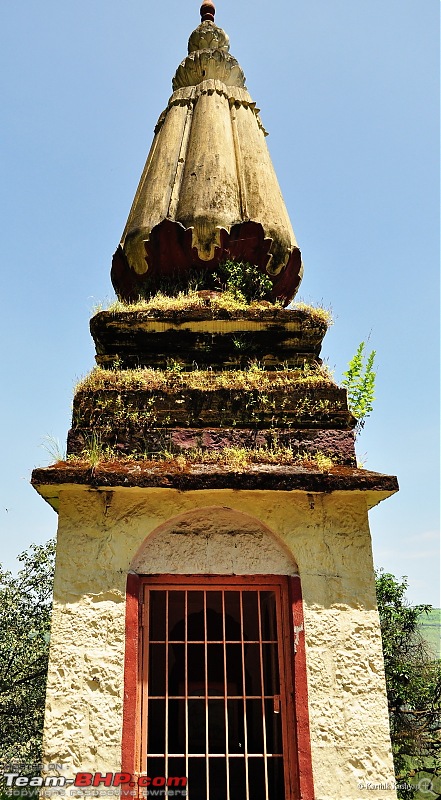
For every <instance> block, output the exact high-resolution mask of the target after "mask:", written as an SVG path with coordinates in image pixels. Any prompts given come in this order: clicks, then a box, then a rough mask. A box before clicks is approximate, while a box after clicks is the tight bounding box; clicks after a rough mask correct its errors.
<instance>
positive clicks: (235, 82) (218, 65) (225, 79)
mask: <svg viewBox="0 0 441 800" xmlns="http://www.w3.org/2000/svg"><path fill="white" fill-rule="evenodd" d="M210 78H212V79H215V80H219V81H222V83H224V84H225V85H226V86H241V87H244V86H245V75H244V74H243V71H242V69H241V67H240V66H239V63H238V61H237V60H236V59H235V58H233V56H230V54H229V53H226V52H225V51H224V50H199V51H197V52H194V53H190V55H188V56H187V58H186V59H185V60H184V61H183V62H182V64H180V65H179V67H178V69H177V70H176V74H175V77H174V78H173V91H176V89H180V88H181V87H183V86H197V84H198V83H202V81H206V80H209V79H210Z"/></svg>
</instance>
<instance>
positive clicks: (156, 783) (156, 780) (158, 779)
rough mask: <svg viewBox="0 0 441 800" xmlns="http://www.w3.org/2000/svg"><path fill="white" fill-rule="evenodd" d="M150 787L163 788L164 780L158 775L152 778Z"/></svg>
mask: <svg viewBox="0 0 441 800" xmlns="http://www.w3.org/2000/svg"><path fill="white" fill-rule="evenodd" d="M152 786H165V778H161V777H160V776H159V775H158V776H157V777H156V778H153V780H152Z"/></svg>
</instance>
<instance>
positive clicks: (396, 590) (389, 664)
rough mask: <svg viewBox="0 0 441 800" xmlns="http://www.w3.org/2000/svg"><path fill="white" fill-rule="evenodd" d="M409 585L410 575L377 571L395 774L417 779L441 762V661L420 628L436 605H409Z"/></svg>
mask: <svg viewBox="0 0 441 800" xmlns="http://www.w3.org/2000/svg"><path fill="white" fill-rule="evenodd" d="M406 589H407V581H406V579H405V578H402V579H401V582H400V581H398V580H397V579H396V578H395V577H394V576H393V575H391V574H390V573H386V572H383V571H379V572H377V574H376V590H377V602H378V611H379V615H380V624H381V635H382V640H383V655H384V667H385V673H386V688H387V699H388V706H389V721H390V730H391V739H392V750H393V754H394V763H395V774H396V777H397V779H398V781H399V782H401V783H408V782H409V780H410V779H414V781H415V782H417V781H416V780H415V776H416V775H418V773H419V776H420V777H423V776H424V775H427V776H428V777H429V779H430V778H434V777H435V776H439V775H440V767H441V735H440V734H441V722H440V711H441V704H440V701H441V669H440V661H436V660H434V659H433V656H432V655H431V654H430V651H429V648H428V646H427V644H426V642H425V641H424V639H423V637H422V635H421V633H420V631H419V620H420V617H421V615H422V614H424V613H427V612H428V611H430V610H431V608H432V607H431V606H430V605H417V606H410V605H409V604H408V603H407V602H406V598H405V593H406ZM438 782H440V783H441V780H438ZM415 795H416V789H415V791H414V790H413V789H401V790H399V793H398V796H399V797H402V798H403V799H404V800H408V799H409V800H410V798H413V797H415ZM434 796H436V795H434V794H432V795H430V797H432V798H433V797H434Z"/></svg>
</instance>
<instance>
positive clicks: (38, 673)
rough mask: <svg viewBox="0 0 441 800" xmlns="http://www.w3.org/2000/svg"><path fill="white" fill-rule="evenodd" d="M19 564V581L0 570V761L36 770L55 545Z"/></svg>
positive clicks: (22, 558)
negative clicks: (23, 763) (24, 764)
mask: <svg viewBox="0 0 441 800" xmlns="http://www.w3.org/2000/svg"><path fill="white" fill-rule="evenodd" d="M18 560H19V561H20V562H21V564H22V567H21V569H20V570H19V572H18V575H17V576H14V575H12V573H11V572H9V571H4V570H3V569H2V568H1V567H0V629H1V635H0V761H2V762H3V763H5V764H8V763H11V762H12V763H13V762H25V763H28V764H32V763H40V761H41V737H42V730H43V718H44V705H45V695H46V677H47V666H48V655H49V636H50V620H51V609H52V586H53V577H54V561H55V542H54V540H50V541H49V542H47V544H44V545H31V547H30V548H29V550H28V551H27V552H25V553H22V554H21V555H20V556H19V557H18ZM31 772H32V770H31ZM33 774H35V772H34V773H33Z"/></svg>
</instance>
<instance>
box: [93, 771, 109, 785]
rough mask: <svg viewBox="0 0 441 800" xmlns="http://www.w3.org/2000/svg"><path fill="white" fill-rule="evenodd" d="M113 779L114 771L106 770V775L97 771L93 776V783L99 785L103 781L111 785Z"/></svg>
mask: <svg viewBox="0 0 441 800" xmlns="http://www.w3.org/2000/svg"><path fill="white" fill-rule="evenodd" d="M112 780H113V772H106V774H105V775H101V772H95V775H94V778H93V785H94V786H99V785H100V783H103V784H104V786H111V785H112Z"/></svg>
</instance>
